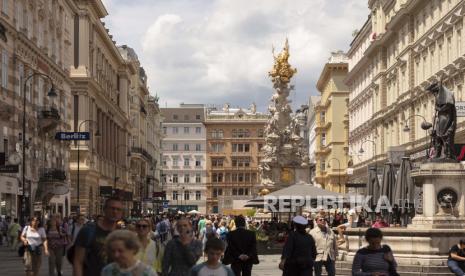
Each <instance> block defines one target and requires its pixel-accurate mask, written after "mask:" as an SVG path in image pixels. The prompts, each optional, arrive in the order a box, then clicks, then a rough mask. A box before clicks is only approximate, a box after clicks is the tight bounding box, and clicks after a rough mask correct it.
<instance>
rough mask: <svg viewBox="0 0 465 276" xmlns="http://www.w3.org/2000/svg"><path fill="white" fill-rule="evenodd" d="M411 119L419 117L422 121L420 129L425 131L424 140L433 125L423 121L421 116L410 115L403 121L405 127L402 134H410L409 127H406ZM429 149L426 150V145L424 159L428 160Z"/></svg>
mask: <svg viewBox="0 0 465 276" xmlns="http://www.w3.org/2000/svg"><path fill="white" fill-rule="evenodd" d="M412 117H420V118H422V119H423V122H422V123H421V125H420V126H421V129H423V130H424V131H425V138H427V137H428V129H430V128H431V127H433V125H432V124H431V123H428V122H427V121H426V119H425V117H423V116H421V115H418V114H412V115H410V116H409V117H408V118H407V119H405V126H404V129H403V131H404V132H410V127H409V126H408V120H409V119H410V118H412ZM428 151H429V148H428V145H426V151H425V156H426V159H428V158H429V152H428Z"/></svg>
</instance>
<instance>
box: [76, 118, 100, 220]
mask: <svg viewBox="0 0 465 276" xmlns="http://www.w3.org/2000/svg"><path fill="white" fill-rule="evenodd" d="M87 122H89V123H94V124H96V125H97V131H96V132H95V137H101V134H100V132H99V129H98V123H97V122H96V121H94V120H84V121H82V122H81V123H79V126H78V132H81V126H82V125H83V124H84V123H87ZM79 142H80V141H77V142H76V143H77V181H76V182H77V185H76V186H77V213H78V214H79V213H81V204H80V203H79V187H80V185H79V165H80V164H81V162H80V161H81V160H80V159H79Z"/></svg>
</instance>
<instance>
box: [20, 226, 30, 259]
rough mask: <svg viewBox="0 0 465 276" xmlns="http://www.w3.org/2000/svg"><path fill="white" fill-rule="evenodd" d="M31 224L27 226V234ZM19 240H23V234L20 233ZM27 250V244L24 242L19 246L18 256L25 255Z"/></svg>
mask: <svg viewBox="0 0 465 276" xmlns="http://www.w3.org/2000/svg"><path fill="white" fill-rule="evenodd" d="M28 227H29V226H26V235H27V228H28ZM19 240H20V241H21V234H19ZM25 252H26V246H25V245H24V244H21V245H20V246H19V248H18V256H19V257H24V253H25Z"/></svg>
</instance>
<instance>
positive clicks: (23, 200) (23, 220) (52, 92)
mask: <svg viewBox="0 0 465 276" xmlns="http://www.w3.org/2000/svg"><path fill="white" fill-rule="evenodd" d="M34 76H42V77H45V78H47V79H48V80H49V81H50V85H51V87H50V90H49V91H48V93H47V96H48V97H56V96H57V93H56V91H55V86H54V84H53V80H52V78H51V77H50V76H48V75H46V74H42V73H39V72H36V73H32V74H31V75H30V76H28V77H27V78H26V79H25V80H24V84H23V129H22V131H23V133H22V147H23V148H22V151H23V153H22V155H23V162H22V170H21V175H22V182H23V183H22V186H23V195H22V198H21V205H22V210H21V223H23V224H25V223H26V84H27V82H28V81H30V80H31V79H32V78H33V77H34ZM32 91H33V90H32V89H31V90H30V92H31V99H32ZM31 188H32V187H31V184H29V187H28V193H29V197H31ZM30 205H31V204H30V200H29V207H30Z"/></svg>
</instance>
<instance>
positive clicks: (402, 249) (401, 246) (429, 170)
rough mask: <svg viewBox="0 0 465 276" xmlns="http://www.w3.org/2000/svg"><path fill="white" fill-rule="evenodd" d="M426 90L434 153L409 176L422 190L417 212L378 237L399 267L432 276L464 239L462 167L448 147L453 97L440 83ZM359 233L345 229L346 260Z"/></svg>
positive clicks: (453, 116)
mask: <svg viewBox="0 0 465 276" xmlns="http://www.w3.org/2000/svg"><path fill="white" fill-rule="evenodd" d="M426 90H427V92H431V93H433V95H434V96H435V117H434V120H433V124H427V125H429V127H428V128H431V126H432V130H431V131H430V135H431V142H430V146H429V148H434V154H431V156H429V158H428V159H427V160H426V161H425V162H424V163H423V164H421V165H420V167H419V168H417V169H415V170H412V172H411V177H412V178H413V180H414V182H415V185H417V186H418V187H421V189H422V203H423V204H422V210H421V211H420V210H418V209H417V212H416V215H415V217H414V218H413V219H412V223H411V224H409V225H408V226H407V228H396V227H389V228H384V229H383V234H384V241H385V242H386V243H387V244H389V246H390V247H391V248H392V250H393V251H394V252H395V254H396V260H397V262H398V264H400V265H403V266H404V267H405V268H404V269H406V268H409V269H411V270H410V272H412V271H415V272H418V274H417V275H435V276H436V275H439V274H438V271H439V269H441V267H444V266H445V265H446V263H447V257H448V251H449V249H450V247H451V246H452V245H454V244H457V243H458V241H459V240H460V239H463V229H464V228H465V165H464V164H461V163H458V162H457V161H456V159H455V153H454V149H453V146H454V135H455V130H456V121H457V118H456V110H455V100H454V95H453V93H452V92H451V91H449V90H448V89H447V88H445V87H444V86H443V85H442V83H441V82H440V81H439V82H435V83H433V84H431V85H430V86H428V87H427V88H426ZM363 231H364V230H362V229H350V230H349V231H347V234H348V236H349V237H348V240H349V244H348V246H347V258H346V259H347V260H348V261H351V260H352V258H353V256H354V254H355V252H356V251H357V250H358V248H359V247H360V246H362V245H363V244H364V240H363V237H362V233H363ZM411 275H414V274H412V273H411ZM441 275H442V274H441Z"/></svg>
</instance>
